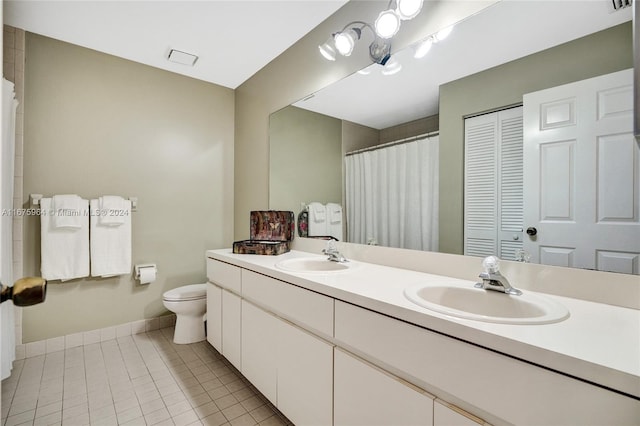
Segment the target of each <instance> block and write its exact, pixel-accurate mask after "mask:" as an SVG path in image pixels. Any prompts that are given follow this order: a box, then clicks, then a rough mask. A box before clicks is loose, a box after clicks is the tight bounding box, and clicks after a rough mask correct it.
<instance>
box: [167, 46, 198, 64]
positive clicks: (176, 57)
mask: <svg viewBox="0 0 640 426" xmlns="http://www.w3.org/2000/svg"><path fill="white" fill-rule="evenodd" d="M167 59H168V60H169V61H171V62H175V63H176V64H182V65H189V66H191V67H192V66H193V65H194V64H195V63H196V61H197V60H198V57H197V56H196V55H192V54H191V53H187V52H181V51H179V50H176V49H171V50H170V51H169V56H167Z"/></svg>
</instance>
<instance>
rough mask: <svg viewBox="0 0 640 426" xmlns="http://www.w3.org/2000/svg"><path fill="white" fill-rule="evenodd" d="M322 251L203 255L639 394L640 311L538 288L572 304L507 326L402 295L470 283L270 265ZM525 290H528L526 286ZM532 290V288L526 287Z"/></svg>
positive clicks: (404, 273) (383, 270)
mask: <svg viewBox="0 0 640 426" xmlns="http://www.w3.org/2000/svg"><path fill="white" fill-rule="evenodd" d="M310 256H317V257H318V258H322V257H323V256H320V255H314V254H312V253H307V252H300V251H291V252H289V253H286V254H282V255H279V256H259V255H250V254H249V255H247V254H234V253H232V251H231V249H221V250H209V251H207V257H209V258H213V259H217V260H221V261H223V262H227V263H231V264H233V265H236V266H240V267H242V268H246V269H250V270H253V271H255V272H258V273H261V274H264V275H268V276H271V277H273V278H276V279H280V280H283V281H287V282H290V283H292V284H295V285H298V286H300V287H303V288H306V289H309V290H313V291H316V292H318V293H321V294H324V295H327V296H330V297H333V298H336V299H339V300H343V301H345V302H349V303H352V304H354V305H358V306H361V307H363V308H367V309H370V310H373V311H376V312H380V313H382V314H386V315H389V316H391V317H394V318H398V319H401V320H404V321H407V322H410V323H412V324H416V325H418V326H421V327H424V328H427V329H430V330H433V331H437V332H440V333H443V334H447V335H449V336H452V337H456V338H458V339H462V340H465V341H467V342H470V343H475V344H477V345H480V346H483V347H486V348H489V349H492V350H495V351H498V352H501V353H503V354H506V355H511V356H514V357H516V358H519V359H522V360H525V361H529V362H532V363H534V364H537V365H540V366H543V367H547V368H550V369H552V370H555V371H558V372H561V373H564V374H567V375H570V376H574V377H576V378H579V379H583V380H586V381H589V382H593V383H596V384H599V385H601V386H604V387H607V388H610V389H613V390H616V391H619V392H622V393H624V394H627V395H630V396H633V397H635V398H637V399H640V311H638V310H635V309H629V308H621V307H617V306H611V305H605V304H601V303H594V302H589V301H584V300H579V299H572V298H568V297H560V296H553V295H548V294H541V293H537V294H538V295H541V296H542V297H546V298H550V299H554V300H556V301H558V302H560V303H561V304H563V305H564V306H566V307H567V308H568V309H569V312H570V317H569V318H568V319H566V320H564V321H562V322H559V323H555V324H541V325H508V324H496V323H486V322H480V321H474V320H466V319H459V318H455V317H451V316H447V315H444V314H439V313H437V312H434V311H431V310H429V309H426V308H422V307H420V306H418V305H416V304H414V303H413V302H411V301H409V300H408V299H406V297H405V296H404V294H403V291H404V289H405V288H407V287H410V286H413V285H416V284H443V283H456V284H463V285H469V286H473V284H474V282H472V281H465V280H460V279H456V278H451V277H446V276H441V275H433V274H427V273H422V272H416V271H410V270H405V269H399V268H392V267H388V266H381V265H375V264H371V263H364V262H355V261H352V262H353V263H356V264H357V268H354V269H352V270H350V271H349V272H346V273H339V274H336V273H328V274H318V273H313V274H310V273H296V272H285V271H282V270H280V269H277V268H276V267H275V264H276V263H277V262H280V261H282V260H285V259H290V258H295V257H310ZM527 292H528V291H527ZM530 293H535V292H530Z"/></svg>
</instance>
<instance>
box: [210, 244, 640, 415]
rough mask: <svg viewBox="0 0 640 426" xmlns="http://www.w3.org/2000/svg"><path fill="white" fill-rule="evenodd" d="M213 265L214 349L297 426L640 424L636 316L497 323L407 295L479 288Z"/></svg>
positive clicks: (236, 258)
mask: <svg viewBox="0 0 640 426" xmlns="http://www.w3.org/2000/svg"><path fill="white" fill-rule="evenodd" d="M206 256H207V277H208V280H209V284H208V289H207V330H208V335H207V339H208V341H209V342H210V343H211V344H212V345H213V346H214V347H215V348H216V349H217V350H218V351H220V352H221V353H222V354H223V355H224V356H225V357H226V358H227V359H228V360H229V361H230V362H231V363H232V364H233V365H234V366H235V367H236V368H237V369H238V370H239V371H241V372H242V374H243V375H244V376H245V377H247V379H248V380H250V381H251V383H253V384H254V385H255V386H256V387H257V388H258V389H259V390H260V391H261V392H262V393H263V394H264V395H265V396H266V397H267V398H268V399H269V400H270V401H271V402H272V403H273V404H274V405H275V406H276V407H278V409H280V410H281V411H282V412H283V413H284V414H285V415H286V416H287V417H288V418H289V419H290V420H291V421H292V422H293V423H294V424H297V425H304V424H313V425H331V424H335V425H356V424H361V425H374V424H380V425H390V424H393V425H401V424H405V425H473V424H485V423H491V424H495V425H498V424H518V425H526V424H530V425H534V424H535V425H542V424H547V425H550V424H563V425H569V424H576V425H587V424H593V425H604V424H606V425H615V424H619V425H633V424H638V421H640V340H639V337H638V336H639V333H640V311H637V310H635V309H629V308H623V307H616V306H611V305H605V304H601V303H595V302H590V301H585V300H579V299H572V298H568V297H560V296H553V295H548V294H544V295H539V296H540V297H541V298H543V299H546V300H550V301H552V303H554V304H558V305H561V306H563V307H565V308H566V309H567V310H568V312H569V317H568V318H566V319H557V320H554V321H555V322H551V323H538V324H530V323H528V324H504V323H501V322H500V321H498V322H487V321H484V320H483V321H479V320H475V319H468V318H459V317H456V316H452V315H448V314H444V313H440V312H436V311H434V310H432V309H428V308H425V307H423V306H421V305H419V304H417V303H414V302H412V301H411V300H409V298H408V297H407V296H406V295H405V290H406V289H409V288H415V287H416V286H421V287H424V288H427V287H430V286H431V287H433V286H445V287H456V288H467V287H469V288H473V286H474V282H473V281H467V280H462V279H456V278H451V277H446V276H440V275H433V274H429V273H424V272H416V271H411V270H407V269H400V268H394V267H389V266H382V265H378V264H373V263H365V262H360V261H355V260H352V261H350V262H348V263H347V264H346V265H348V266H347V267H337V266H336V265H331V264H330V265H327V264H326V263H325V262H328V260H326V257H325V256H321V255H318V254H313V253H308V252H302V251H295V250H294V251H291V252H289V253H286V254H283V255H279V256H255V255H239V254H233V253H232V252H231V250H230V249H223V250H210V251H207V253H206ZM331 263H335V262H331ZM479 272H480V271H479ZM513 284H514V286H516V287H517V283H513ZM464 291H466V290H464ZM478 291H486V290H478ZM527 293H531V292H529V291H528V290H526V291H525V295H526V294H527ZM498 296H500V297H517V296H509V295H506V294H503V295H498ZM535 296H536V295H534V297H535ZM442 303H445V302H442ZM518 315H520V314H515V316H516V317H518ZM522 315H524V316H527V315H529V314H526V313H525V314H522ZM522 315H521V316H522ZM532 315H533V314H532Z"/></svg>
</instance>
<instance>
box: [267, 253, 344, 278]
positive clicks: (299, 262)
mask: <svg viewBox="0 0 640 426" xmlns="http://www.w3.org/2000/svg"><path fill="white" fill-rule="evenodd" d="M275 266H276V268H278V269H282V270H283V271H288V272H304V273H314V274H327V273H340V272H347V271H349V270H350V269H351V268H353V266H354V264H353V263H352V262H344V263H341V262H331V261H329V260H327V259H326V258H325V257H299V258H295V259H287V260H282V261H280V262H278V263H276V265H275Z"/></svg>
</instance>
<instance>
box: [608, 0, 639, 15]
mask: <svg viewBox="0 0 640 426" xmlns="http://www.w3.org/2000/svg"><path fill="white" fill-rule="evenodd" d="M607 3H609V13H611V12H615V11H616V10H620V9H624V8H627V7H631V4H632V3H633V0H607Z"/></svg>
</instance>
